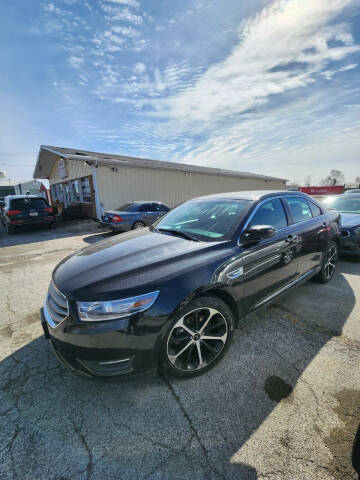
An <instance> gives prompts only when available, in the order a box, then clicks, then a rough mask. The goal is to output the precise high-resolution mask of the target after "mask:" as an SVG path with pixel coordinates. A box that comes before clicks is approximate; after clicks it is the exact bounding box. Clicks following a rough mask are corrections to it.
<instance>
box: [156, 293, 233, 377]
mask: <svg viewBox="0 0 360 480" xmlns="http://www.w3.org/2000/svg"><path fill="white" fill-rule="evenodd" d="M190 332H191V333H190ZM233 335H234V317H233V314H232V312H231V310H230V308H229V307H228V306H227V305H226V303H224V302H223V301H222V300H220V299H219V298H217V297H212V296H204V297H199V298H196V299H195V300H193V301H192V302H191V303H189V304H188V305H187V306H186V307H185V308H183V309H182V310H181V311H179V312H178V313H176V314H175V315H174V318H173V319H172V320H171V322H170V324H169V327H168V328H167V330H166V333H165V335H164V338H163V340H162V342H161V344H160V353H159V370H160V372H161V373H163V374H165V375H170V376H173V377H178V378H193V377H197V376H198V375H202V374H203V373H206V372H207V371H209V370H210V369H211V368H213V367H214V366H215V365H216V364H217V363H218V362H219V361H220V360H221V358H222V357H223V356H224V355H225V353H226V352H227V351H228V349H229V347H230V344H231V341H232V338H233ZM205 337H206V338H205ZM209 337H212V339H209ZM187 345H188V347H187V348H186V346H187ZM181 352H182V353H181Z"/></svg>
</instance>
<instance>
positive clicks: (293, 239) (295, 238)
mask: <svg viewBox="0 0 360 480" xmlns="http://www.w3.org/2000/svg"><path fill="white" fill-rule="evenodd" d="M298 241H299V237H298V236H297V235H288V236H287V237H286V238H285V242H286V243H297V242H298Z"/></svg>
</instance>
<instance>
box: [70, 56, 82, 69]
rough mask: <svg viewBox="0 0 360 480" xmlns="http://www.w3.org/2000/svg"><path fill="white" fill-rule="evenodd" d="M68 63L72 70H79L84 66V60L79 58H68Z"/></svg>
mask: <svg viewBox="0 0 360 480" xmlns="http://www.w3.org/2000/svg"><path fill="white" fill-rule="evenodd" d="M68 62H69V63H70V65H71V66H72V67H73V68H81V67H82V66H83V64H84V59H83V58H80V57H69V58H68Z"/></svg>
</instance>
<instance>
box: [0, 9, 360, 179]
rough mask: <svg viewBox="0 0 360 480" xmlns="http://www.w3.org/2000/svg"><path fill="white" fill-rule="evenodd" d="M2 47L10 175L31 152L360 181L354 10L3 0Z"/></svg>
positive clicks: (2, 117) (23, 173)
mask: <svg viewBox="0 0 360 480" xmlns="http://www.w3.org/2000/svg"><path fill="white" fill-rule="evenodd" d="M0 39H1V49H0V61H1V67H2V68H1V76H0V106H1V108H0V124H1V130H0V170H6V172H7V173H8V174H9V176H11V177H12V178H30V177H31V176H32V172H33V166H34V163H35V160H36V155H15V156H14V155H12V156H9V155H7V154H9V153H24V154H25V153H26V154H36V153H37V151H38V149H39V145H40V144H50V145H57V146H64V147H76V148H84V149H89V150H97V151H104V152H111V153H120V154H125V155H133V156H142V157H146V158H154V159H162V160H168V161H178V162H186V163H195V164H198V165H207V166H212V167H222V168H230V169H235V170H241V171H250V172H255V173H263V174H268V175H274V176H281V177H285V178H289V179H290V180H297V181H298V182H299V183H303V181H304V178H305V177H306V176H307V175H311V179H312V183H313V184H316V183H318V182H319V181H320V180H321V179H322V178H324V177H325V176H326V175H327V173H328V172H329V170H330V169H332V168H338V169H341V170H343V171H344V173H345V176H346V180H347V181H349V182H350V181H353V180H354V179H355V177H356V176H359V175H360V0H287V1H284V0H275V1H268V0H251V1H250V0H249V1H247V2H246V1H243V2H234V1H233V0H192V1H190V0H181V1H180V0H167V1H165V0H156V1H154V0H52V1H43V2H42V1H36V0H31V1H29V0H12V1H11V2H2V4H1V6H0Z"/></svg>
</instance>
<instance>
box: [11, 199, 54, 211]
mask: <svg viewBox="0 0 360 480" xmlns="http://www.w3.org/2000/svg"><path fill="white" fill-rule="evenodd" d="M46 207H48V204H47V203H46V202H45V200H43V199H42V198H14V199H12V200H11V201H10V208H11V209H12V210H30V209H34V210H41V209H43V208H46Z"/></svg>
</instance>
